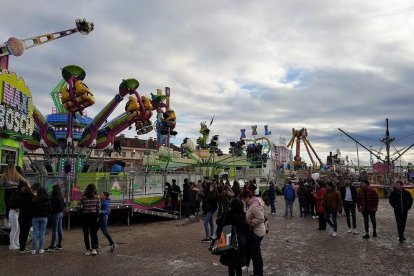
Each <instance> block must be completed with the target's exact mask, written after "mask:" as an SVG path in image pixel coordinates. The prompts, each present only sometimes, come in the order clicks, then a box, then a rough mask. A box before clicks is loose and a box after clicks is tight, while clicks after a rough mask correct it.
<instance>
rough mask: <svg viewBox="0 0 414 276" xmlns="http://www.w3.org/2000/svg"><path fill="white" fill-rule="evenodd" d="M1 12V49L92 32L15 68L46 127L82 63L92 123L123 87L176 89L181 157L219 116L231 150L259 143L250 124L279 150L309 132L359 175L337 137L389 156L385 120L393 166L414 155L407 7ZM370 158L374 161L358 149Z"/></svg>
mask: <svg viewBox="0 0 414 276" xmlns="http://www.w3.org/2000/svg"><path fill="white" fill-rule="evenodd" d="M2 1H3V2H4V3H3V4H2V5H1V6H2V9H1V22H2V23H1V25H0V41H1V40H2V41H6V40H7V39H8V38H9V37H11V36H14V37H17V38H28V37H32V36H34V35H39V34H45V33H49V32H55V31H61V30H65V29H69V28H72V27H74V20H75V19H76V18H86V19H88V20H91V21H93V22H94V24H95V30H94V31H93V32H92V33H90V34H89V35H87V36H82V35H80V34H74V35H72V36H70V37H66V38H62V39H60V40H57V41H54V42H51V43H48V44H45V45H41V46H39V47H35V48H32V49H29V50H27V51H26V52H25V53H24V55H23V56H21V57H11V60H10V66H9V67H10V69H11V70H13V71H15V72H17V73H18V74H19V75H20V76H22V77H23V78H24V79H25V81H26V83H27V85H28V86H29V87H30V88H31V91H32V95H33V97H34V103H35V105H36V106H37V107H38V108H39V109H40V111H41V112H42V113H43V114H48V113H50V112H51V103H52V101H51V98H50V91H51V90H52V89H53V88H54V86H55V85H56V84H57V83H58V82H59V81H60V79H61V75H60V68H62V67H64V66H65V65H68V64H77V65H79V66H81V67H83V68H84V69H85V70H86V73H87V76H86V79H85V83H86V84H87V85H88V86H89V87H90V88H91V89H92V90H93V91H94V93H95V94H96V95H97V97H96V99H97V102H96V104H95V105H94V106H92V107H91V108H89V109H88V115H89V116H92V117H93V116H94V115H96V114H97V113H98V112H99V111H100V109H101V108H102V107H103V106H104V105H105V104H106V103H107V102H108V101H109V100H110V99H111V98H112V97H113V96H114V95H115V94H116V93H117V89H118V86H119V84H120V82H121V81H122V79H125V78H131V77H133V78H136V79H138V80H139V82H140V87H139V92H140V94H141V95H149V93H150V92H152V93H155V91H156V89H157V88H162V89H163V88H164V87H165V86H168V87H170V88H171V105H172V108H173V109H175V110H176V113H177V116H178V120H177V128H176V130H177V131H178V132H179V134H178V135H177V137H176V138H174V139H173V142H174V143H175V144H181V142H182V139H183V138H185V137H190V138H192V139H194V140H195V139H196V138H197V136H198V129H199V123H200V122H201V121H207V122H209V121H210V120H211V118H212V117H213V115H215V119H214V123H213V125H212V126H211V133H212V134H219V135H220V138H221V142H222V146H223V148H225V149H227V148H228V145H229V141H235V140H238V139H239V137H240V129H242V128H246V129H247V131H246V133H247V135H248V136H250V137H251V125H257V126H258V131H259V135H260V134H263V132H264V128H263V126H264V125H269V130H271V131H272V135H271V138H272V139H273V140H274V141H275V142H276V143H279V138H280V137H285V138H286V139H287V140H289V139H290V136H291V129H292V128H296V129H297V128H302V127H306V128H307V129H308V132H309V137H308V138H309V140H310V141H311V143H312V144H313V146H314V148H315V149H316V151H317V152H318V153H319V155H320V157H321V158H322V159H323V160H325V156H326V155H327V154H328V153H329V152H330V151H336V149H337V148H339V149H340V150H341V152H342V155H349V157H350V158H351V160H353V162H354V163H355V162H356V154H355V151H356V147H355V143H354V142H352V140H350V139H349V138H347V137H345V136H344V135H343V134H342V133H341V132H339V131H338V128H341V129H343V130H344V131H346V132H347V133H349V134H351V135H352V136H353V137H354V138H356V139H357V140H359V141H361V143H363V144H364V145H365V146H367V147H370V146H372V147H373V149H376V150H380V148H381V147H382V144H381V142H380V141H379V139H381V138H383V137H384V135H385V128H384V127H385V119H386V118H389V120H390V121H389V123H390V132H391V136H392V137H395V138H396V139H395V142H394V143H393V146H392V147H391V153H393V152H395V150H400V149H402V148H404V147H405V146H409V145H411V144H413V143H414V118H413V114H414V112H413V109H412V106H413V105H414V97H413V93H412V90H413V88H414V78H413V77H412V76H413V75H414V36H413V35H412V30H413V29H414V4H412V2H411V1H400V0H395V1H391V2H390V1H387V0H377V1H370V0H364V1H349V0H343V1H342V0H337V1H330V0H325V1H323V0H312V1H309V0H303V1H295V0H291V1H242V0H241V1H153V0H152V1H106V0H102V1H60V0H56V1H34V0H30V1H29V0H27V1H19V0H16V1H5V0H2ZM124 102H126V100H124ZM123 108H124V103H122V104H121V105H120V106H119V107H118V108H117V110H116V111H115V112H114V114H113V115H112V116H111V117H110V118H113V117H114V116H116V115H119V114H120V113H121V112H123ZM125 134H126V135H127V136H133V135H134V133H133V132H125ZM150 136H153V137H155V136H156V134H155V133H152V134H151V135H150ZM142 138H145V137H142ZM304 151H305V150H304ZM381 152H382V153H385V150H384V149H382V151H381ZM382 156H383V155H382ZM360 157H361V162H365V163H367V162H369V154H367V152H366V151H364V150H363V149H361V148H360ZM394 157H396V155H394ZM402 161H403V163H404V162H407V161H410V162H413V161H414V149H411V150H409V151H408V152H407V153H406V154H405V155H404V156H403V158H402Z"/></svg>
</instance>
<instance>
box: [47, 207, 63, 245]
mask: <svg viewBox="0 0 414 276" xmlns="http://www.w3.org/2000/svg"><path fill="white" fill-rule="evenodd" d="M62 219H63V212H59V213H56V214H53V216H52V241H51V242H50V246H52V247H54V246H55V244H56V236H57V237H58V243H57V245H59V246H62V238H63V227H62Z"/></svg>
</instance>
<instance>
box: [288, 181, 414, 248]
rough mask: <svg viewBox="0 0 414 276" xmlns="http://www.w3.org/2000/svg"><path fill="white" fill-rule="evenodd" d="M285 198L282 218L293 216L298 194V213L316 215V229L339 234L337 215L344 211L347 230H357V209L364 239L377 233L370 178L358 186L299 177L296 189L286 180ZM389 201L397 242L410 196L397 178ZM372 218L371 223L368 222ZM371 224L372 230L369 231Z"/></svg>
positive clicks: (401, 238)
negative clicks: (394, 220)
mask: <svg viewBox="0 0 414 276" xmlns="http://www.w3.org/2000/svg"><path fill="white" fill-rule="evenodd" d="M283 195H284V199H285V215H284V217H285V218H293V213H292V210H293V205H294V204H293V203H294V201H295V199H296V197H297V198H298V201H299V213H300V217H304V218H305V217H306V216H307V215H311V216H312V217H313V218H318V222H319V227H318V228H317V229H318V230H326V226H327V225H329V227H330V234H331V235H332V236H333V237H336V236H337V235H338V223H337V216H338V215H342V211H344V212H345V216H346V223H347V226H348V230H347V233H353V234H359V231H358V230H357V225H356V210H358V212H360V213H361V215H362V217H363V219H364V234H363V236H362V238H363V239H369V238H371V235H372V237H374V238H375V237H377V223H376V212H377V210H378V202H379V198H378V194H377V192H376V190H375V189H374V188H372V187H371V186H370V182H369V181H368V180H366V179H363V180H362V182H361V186H360V187H359V189H358V190H357V188H356V187H354V186H353V185H352V183H351V181H350V180H349V179H345V180H344V181H343V182H336V183H334V182H332V181H318V182H315V181H314V180H306V181H302V180H300V181H299V183H298V187H297V190H296V189H295V187H294V185H293V183H292V182H291V181H289V182H288V183H287V184H286V185H285V186H284V187H283ZM389 203H390V205H391V206H392V208H394V214H395V219H396V223H397V230H398V239H399V242H404V241H405V240H406V239H405V236H404V232H405V225H406V222H407V216H408V210H410V209H411V207H412V204H413V199H412V196H411V194H410V192H408V191H407V190H405V189H403V183H402V182H401V181H397V182H396V183H395V186H394V189H393V191H392V192H391V193H390V195H389ZM370 222H371V223H370ZM370 224H371V226H372V232H370Z"/></svg>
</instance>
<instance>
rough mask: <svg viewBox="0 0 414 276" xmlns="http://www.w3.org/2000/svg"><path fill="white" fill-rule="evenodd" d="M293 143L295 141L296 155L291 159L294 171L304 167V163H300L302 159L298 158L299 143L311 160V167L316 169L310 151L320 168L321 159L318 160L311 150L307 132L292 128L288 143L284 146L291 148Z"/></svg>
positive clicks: (304, 129)
mask: <svg viewBox="0 0 414 276" xmlns="http://www.w3.org/2000/svg"><path fill="white" fill-rule="evenodd" d="M295 141H296V154H295V157H294V158H293V159H294V161H293V166H294V168H295V169H300V168H303V167H304V166H305V165H306V164H305V162H303V161H302V158H301V156H300V153H301V151H300V142H301V141H302V142H303V144H304V145H305V148H306V151H307V152H308V155H309V158H310V159H311V162H312V166H313V167H316V166H317V164H316V162H315V161H314V159H313V156H312V154H311V152H310V150H312V152H313V154H314V155H315V157H316V158H317V160H318V161H319V164H320V166H322V161H321V159H320V158H319V156H318V154H317V153H316V151H315V149H314V148H313V146H312V145H311V143H310V142H309V140H308V130H307V129H306V128H302V129H300V130H297V129H294V128H292V138H291V139H290V141H289V143H288V144H287V145H286V147H288V148H293V144H294V143H295ZM309 149H310V150H309Z"/></svg>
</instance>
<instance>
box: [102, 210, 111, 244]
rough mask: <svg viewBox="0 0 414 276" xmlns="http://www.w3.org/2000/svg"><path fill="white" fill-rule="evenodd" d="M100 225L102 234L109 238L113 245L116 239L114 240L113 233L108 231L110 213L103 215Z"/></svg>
mask: <svg viewBox="0 0 414 276" xmlns="http://www.w3.org/2000/svg"><path fill="white" fill-rule="evenodd" d="M99 227H100V228H101V231H102V234H103V235H104V236H105V238H106V239H107V240H108V242H109V245H113V244H114V241H113V240H112V237H111V235H109V233H108V215H101V217H100V219H99Z"/></svg>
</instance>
